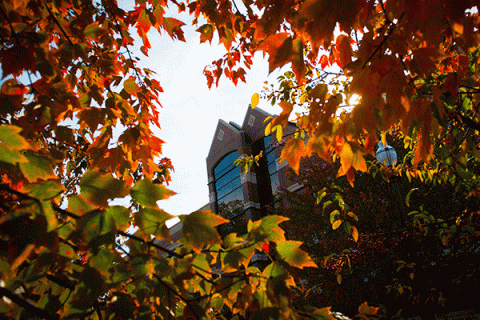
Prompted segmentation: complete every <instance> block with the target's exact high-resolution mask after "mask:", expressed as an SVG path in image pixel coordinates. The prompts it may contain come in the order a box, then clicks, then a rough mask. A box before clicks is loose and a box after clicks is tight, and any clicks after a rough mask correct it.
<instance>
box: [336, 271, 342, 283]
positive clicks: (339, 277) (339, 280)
mask: <svg viewBox="0 0 480 320" xmlns="http://www.w3.org/2000/svg"><path fill="white" fill-rule="evenodd" d="M337 282H338V284H342V275H341V274H340V273H339V274H337Z"/></svg>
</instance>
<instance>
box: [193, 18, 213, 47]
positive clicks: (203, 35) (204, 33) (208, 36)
mask: <svg viewBox="0 0 480 320" xmlns="http://www.w3.org/2000/svg"><path fill="white" fill-rule="evenodd" d="M196 31H197V32H199V33H200V43H203V42H206V41H208V42H210V43H212V39H213V26H212V25H211V24H208V23H207V24H204V25H203V26H201V27H200V28H198V29H197V30H196Z"/></svg>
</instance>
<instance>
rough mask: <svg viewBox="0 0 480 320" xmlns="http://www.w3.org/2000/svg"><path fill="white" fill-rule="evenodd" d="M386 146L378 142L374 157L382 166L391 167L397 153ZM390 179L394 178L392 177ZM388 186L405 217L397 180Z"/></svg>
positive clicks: (402, 219)
mask: <svg viewBox="0 0 480 320" xmlns="http://www.w3.org/2000/svg"><path fill="white" fill-rule="evenodd" d="M385 144H386V146H383V143H382V141H379V142H378V144H377V151H376V152H375V157H376V158H377V161H378V162H380V163H381V164H382V165H383V166H386V167H391V166H393V165H395V164H396V163H397V152H396V151H395V149H394V148H393V147H392V146H389V145H388V143H386V142H385ZM391 178H394V176H392V177H391ZM389 181H390V185H391V186H392V189H393V190H394V192H393V193H394V194H395V197H397V201H398V202H399V205H400V209H401V210H402V213H403V214H404V215H405V214H406V210H405V207H404V206H403V197H402V193H401V191H400V188H399V186H398V182H397V179H396V178H395V179H389ZM400 221H401V225H402V227H404V226H405V221H404V217H401V218H400Z"/></svg>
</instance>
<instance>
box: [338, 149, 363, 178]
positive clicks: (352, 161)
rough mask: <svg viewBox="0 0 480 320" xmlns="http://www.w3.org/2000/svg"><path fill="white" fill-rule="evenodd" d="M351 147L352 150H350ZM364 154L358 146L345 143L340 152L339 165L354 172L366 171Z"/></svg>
mask: <svg viewBox="0 0 480 320" xmlns="http://www.w3.org/2000/svg"><path fill="white" fill-rule="evenodd" d="M352 147H353V148H352ZM364 154H365V153H364V152H363V150H362V149H361V147H360V146H357V145H355V144H350V143H345V144H344V145H343V147H342V149H341V150H340V163H341V164H342V166H343V167H345V168H348V167H350V166H351V167H353V168H354V169H355V170H359V171H363V172H366V171H367V162H366V161H365V158H364V157H363V156H364Z"/></svg>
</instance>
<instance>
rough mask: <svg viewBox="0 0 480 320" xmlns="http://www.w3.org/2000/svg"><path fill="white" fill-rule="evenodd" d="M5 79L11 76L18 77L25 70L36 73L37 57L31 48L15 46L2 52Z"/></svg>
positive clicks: (0, 54)
mask: <svg viewBox="0 0 480 320" xmlns="http://www.w3.org/2000/svg"><path fill="white" fill-rule="evenodd" d="M0 62H1V63H2V70H3V78H5V77H6V76H8V75H9V74H11V75H14V76H18V75H20V74H21V73H22V72H23V71H25V70H30V71H35V62H36V60H35V56H34V54H33V50H32V49H31V48H29V47H24V46H14V47H12V48H9V49H6V50H2V51H1V52H0Z"/></svg>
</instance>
